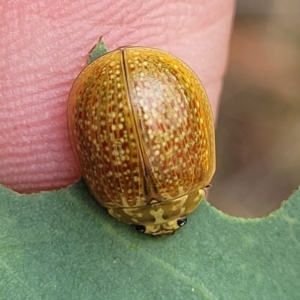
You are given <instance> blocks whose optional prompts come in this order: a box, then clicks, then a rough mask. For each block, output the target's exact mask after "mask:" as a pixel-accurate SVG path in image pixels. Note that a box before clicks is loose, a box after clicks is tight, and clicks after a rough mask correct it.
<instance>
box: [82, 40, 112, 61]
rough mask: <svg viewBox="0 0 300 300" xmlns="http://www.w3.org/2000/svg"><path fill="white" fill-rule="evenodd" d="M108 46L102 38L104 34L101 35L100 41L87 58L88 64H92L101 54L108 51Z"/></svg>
mask: <svg viewBox="0 0 300 300" xmlns="http://www.w3.org/2000/svg"><path fill="white" fill-rule="evenodd" d="M107 52H108V51H107V48H106V46H105V44H104V42H103V40H102V36H101V37H100V39H99V41H98V43H97V44H96V45H95V46H94V47H93V48H92V50H91V51H90V52H89V57H88V59H87V60H86V63H87V64H90V63H91V62H93V61H94V60H96V59H97V58H99V57H100V56H102V55H104V54H105V53H107Z"/></svg>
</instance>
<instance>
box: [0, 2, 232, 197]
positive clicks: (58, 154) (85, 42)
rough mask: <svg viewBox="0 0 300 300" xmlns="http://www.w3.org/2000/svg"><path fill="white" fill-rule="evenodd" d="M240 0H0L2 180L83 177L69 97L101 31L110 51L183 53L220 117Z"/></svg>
mask: <svg viewBox="0 0 300 300" xmlns="http://www.w3.org/2000/svg"><path fill="white" fill-rule="evenodd" d="M2 2H3V3H4V1H2ZM234 4H235V2H234V0H189V1H174V0H168V1H159V0H152V1H138V0H121V1H115V2H112V1H104V0H103V1H93V0H88V1H71V0H61V1H49V0H41V1H31V0H27V1H23V0H16V1H7V2H6V3H5V4H1V7H0V10H1V18H0V30H1V36H0V53H1V61H0V183H2V184H4V185H6V186H8V187H10V188H12V189H14V190H16V191H18V192H26V193H28V192H38V191H41V190H51V189H58V188H63V187H66V186H67V185H69V184H71V183H73V182H74V181H76V180H77V179H78V178H79V177H80V173H79V169H78V166H77V163H76V161H75V158H74V155H73V152H72V150H71V145H70V141H69V136H68V130H67V119H66V108H67V99H68V93H69V91H70V88H71V86H72V82H73V81H74V79H75V78H76V76H77V75H78V73H79V72H80V71H81V70H82V69H83V68H84V66H85V61H86V57H87V54H88V52H89V50H90V49H91V48H92V46H93V45H94V44H95V43H96V42H97V41H98V39H99V37H100V36H103V40H104V41H105V43H106V45H107V46H108V48H109V49H115V48H117V47H120V46H124V45H139V46H149V47H156V48H160V49H162V50H165V51H167V52H170V53H172V54H174V55H176V56H178V57H179V58H181V59H182V60H183V61H185V62H186V63H187V64H188V65H189V66H190V67H191V68H192V69H193V70H194V71H195V72H196V73H197V75H198V77H199V78H200V80H201V81H202V82H203V84H204V87H205V89H206V91H207V94H208V96H209V99H210V102H211V106H212V109H213V113H214V116H215V117H216V116H217V108H218V101H219V96H220V92H221V89H222V80H223V75H224V71H225V68H226V58H227V51H228V42H229V37H230V28H231V24H232V17H233V12H234ZM4 58H5V59H4Z"/></svg>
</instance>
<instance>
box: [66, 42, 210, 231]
mask: <svg viewBox="0 0 300 300" xmlns="http://www.w3.org/2000/svg"><path fill="white" fill-rule="evenodd" d="M87 62H88V65H87V66H86V67H85V68H84V69H83V70H82V71H81V73H80V74H79V75H78V77H77V78H76V80H75V81H74V83H73V86H72V88H71V91H70V94H69V99H68V112H67V117H68V129H69V136H70V140H71V144H72V148H73V151H74V153H75V156H76V158H77V161H78V163H79V166H80V170H81V174H82V176H83V178H84V180H85V182H86V184H87V186H88V188H89V190H90V192H91V194H92V195H93V197H94V198H95V199H96V200H97V201H98V202H99V203H100V204H101V205H102V206H104V207H106V208H107V210H108V212H109V214H110V215H112V216H113V217H115V218H116V219H118V220H120V221H122V222H125V223H128V224H134V225H135V226H136V229H137V230H138V231H140V232H144V233H147V234H150V235H153V236H168V235H171V234H173V233H174V232H175V231H176V230H177V229H179V228H180V227H182V226H183V225H184V224H185V223H186V220H187V215H188V214H189V213H191V212H192V211H193V210H194V209H195V208H196V207H197V206H198V205H199V203H200V202H201V200H202V199H204V197H205V194H206V191H205V187H206V186H208V185H209V183H210V181H211V179H212V176H213V174H214V171H215V133H214V123H213V117H212V111H211V107H210V103H209V101H208V98H207V95H206V92H205V90H204V87H203V85H202V83H201V82H200V80H199V79H198V77H197V76H196V74H195V73H194V72H193V71H192V70H191V68H190V67H188V66H187V65H186V64H185V63H184V62H183V61H181V60H180V59H179V58H177V57H175V56H173V55H171V54H169V53H167V52H165V51H162V50H159V49H154V48H145V47H137V46H135V47H134V46H128V47H121V48H118V49H116V50H114V51H111V52H107V51H106V48H105V45H104V44H103V42H102V40H101V39H100V41H99V43H98V44H97V45H96V46H95V47H94V48H93V49H92V50H91V51H90V55H89V58H88V61H87Z"/></svg>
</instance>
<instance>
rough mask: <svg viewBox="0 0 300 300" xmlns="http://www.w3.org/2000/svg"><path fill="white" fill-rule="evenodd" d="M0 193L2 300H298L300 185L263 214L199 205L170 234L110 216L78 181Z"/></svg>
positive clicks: (0, 280) (0, 287) (1, 191)
mask: <svg viewBox="0 0 300 300" xmlns="http://www.w3.org/2000/svg"><path fill="white" fill-rule="evenodd" d="M0 199H1V200H0V205H1V206H0V236H1V239H0V240H1V250H0V299H13V300H17V299H30V300H32V299H51V300H52V299H85V300H86V299H93V300H95V299H197V300H199V299H239V300H240V299H272V300H274V299H280V300H282V299H289V300H290V299H299V282H300V281H299V278H300V221H299V216H300V201H299V199H300V191H299V190H298V191H297V192H295V193H294V194H293V195H292V196H291V197H290V199H289V200H288V201H285V202H284V203H283V205H282V206H281V208H280V209H279V210H277V211H275V212H274V213H273V214H271V215H270V216H268V217H265V218H260V219H248V220H246V219H242V218H233V217H229V216H227V215H225V214H223V213H222V212H220V211H218V210H217V209H215V208H213V207H212V206H210V204H209V203H208V202H207V201H203V202H202V204H201V205H200V207H199V208H198V209H197V210H196V211H195V212H194V213H193V214H191V215H190V216H189V221H188V224H187V225H186V226H185V227H183V228H182V229H180V230H179V231H178V232H176V234H175V235H174V236H172V237H169V238H165V239H155V238H152V237H148V236H145V235H142V234H140V233H138V232H136V231H135V230H134V228H132V227H131V226H128V225H125V224H123V223H121V222H118V221H117V220H115V219H113V218H112V217H110V216H109V215H108V214H107V212H106V211H105V209H103V208H101V207H100V206H99V205H98V204H97V202H96V201H95V200H93V199H92V198H91V196H90V195H89V193H88V191H87V188H86V186H85V185H84V183H83V182H82V181H79V182H77V183H76V184H74V185H73V186H71V187H69V188H67V189H63V190H59V191H54V192H43V193H39V194H31V195H20V194H17V193H14V192H12V191H10V190H8V189H6V188H4V187H1V190H0Z"/></svg>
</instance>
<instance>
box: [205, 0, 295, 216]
mask: <svg viewBox="0 0 300 300" xmlns="http://www.w3.org/2000/svg"><path fill="white" fill-rule="evenodd" d="M230 47H231V48H230V56H229V62H228V69H227V74H226V76H225V84H224V88H223V93H222V98H221V106H220V110H219V118H218V124H217V129H216V139H217V140H216V144H217V171H216V174H215V176H214V178H213V181H212V184H213V187H212V188H211V189H210V192H209V193H210V194H209V201H210V203H212V204H213V205H214V206H215V207H217V208H219V209H221V210H222V211H224V212H226V213H228V214H230V215H233V216H241V217H250V218H253V217H261V216H264V215H268V214H269V213H270V212H272V211H274V210H275V209H276V208H278V207H279V206H280V204H281V202H282V201H283V200H285V199H287V198H288V197H289V196H290V195H291V194H292V192H293V191H294V190H295V189H297V188H298V185H299V184H300V1H299V0H286V1H279V0H264V1H261V0H251V1H249V0H239V1H237V12H236V17H235V20H234V26H233V32H232V38H231V45H230Z"/></svg>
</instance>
